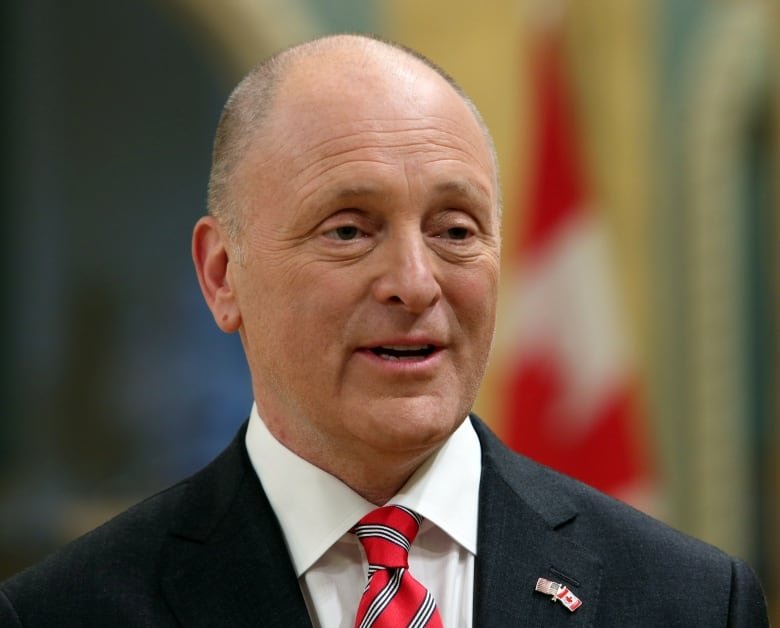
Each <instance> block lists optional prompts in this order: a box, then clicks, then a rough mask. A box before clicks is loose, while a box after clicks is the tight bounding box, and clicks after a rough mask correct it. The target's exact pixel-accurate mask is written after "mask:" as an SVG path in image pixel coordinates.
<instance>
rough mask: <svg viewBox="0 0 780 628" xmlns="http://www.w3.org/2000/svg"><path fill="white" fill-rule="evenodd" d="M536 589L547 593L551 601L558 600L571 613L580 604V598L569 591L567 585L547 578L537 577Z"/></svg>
mask: <svg viewBox="0 0 780 628" xmlns="http://www.w3.org/2000/svg"><path fill="white" fill-rule="evenodd" d="M536 591H538V592H539V593H544V594H545V595H549V596H550V597H551V598H552V601H553V602H560V603H561V604H563V605H564V606H565V607H566V608H568V609H569V610H570V611H571V612H572V613H573V612H574V611H576V610H577V609H578V608H579V607H580V606H582V600H581V599H580V598H578V597H577V596H576V595H574V593H572V592H571V591H569V587H567V586H565V585H563V584H559V583H558V582H553V581H552V580H547V578H539V579H538V580H537V581H536Z"/></svg>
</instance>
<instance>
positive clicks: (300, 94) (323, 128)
mask: <svg viewBox="0 0 780 628" xmlns="http://www.w3.org/2000/svg"><path fill="white" fill-rule="evenodd" d="M264 126H265V127H266V128H265V130H264V132H263V134H262V135H263V136H264V140H265V146H266V147H267V148H268V149H270V150H273V147H276V151H274V152H275V153H276V156H277V157H278V158H280V159H281V158H283V157H284V155H283V154H282V152H283V151H282V148H284V150H285V151H286V152H288V153H291V152H295V151H300V152H307V151H309V150H311V149H312V148H313V147H316V146H318V145H321V146H323V147H326V146H327V145H328V144H329V143H337V142H338V141H339V140H340V139H342V138H343V137H344V136H346V135H348V134H350V133H356V132H364V133H372V132H375V133H377V134H382V133H388V132H392V131H393V130H394V129H396V128H418V129H419V128H428V129H431V130H432V131H440V132H441V133H443V134H445V135H449V136H451V137H457V138H458V140H459V142H458V143H459V144H460V146H458V148H457V149H458V150H467V151H469V152H471V153H473V156H474V158H475V159H476V160H478V161H480V162H482V163H484V165H485V168H486V170H488V171H489V172H490V174H491V178H495V164H494V163H493V157H492V153H491V150H490V147H489V145H488V140H487V138H486V137H485V130H484V129H483V127H482V126H481V124H480V122H479V121H478V120H477V119H476V117H475V115H474V113H473V112H472V110H471V109H470V107H469V106H468V105H467V104H466V102H465V101H464V99H463V98H462V97H461V96H460V94H458V93H457V92H456V91H455V89H454V88H453V87H452V86H451V85H450V84H449V83H448V82H447V81H445V80H444V79H443V78H442V77H441V76H439V75H438V74H437V73H436V72H434V71H433V70H432V69H430V68H428V67H427V66H425V65H424V64H423V63H422V62H420V61H418V60H417V59H414V58H408V59H407V58H405V57H403V56H402V55H400V54H390V55H387V56H382V55H379V56H377V55H365V54H359V53H356V54H350V53H349V52H348V51H344V50H336V51H333V53H332V54H331V53H328V54H323V55H316V56H312V57H307V58H305V59H303V60H300V61H296V62H293V64H292V67H290V68H289V70H288V71H287V72H286V73H285V79H284V81H283V83H282V84H281V85H280V86H279V89H278V91H277V93H276V97H275V99H274V104H273V108H272V111H271V114H270V116H269V117H268V118H267V119H266V120H265V123H264ZM259 148H260V149H261V150H262V147H259ZM269 157H270V155H269Z"/></svg>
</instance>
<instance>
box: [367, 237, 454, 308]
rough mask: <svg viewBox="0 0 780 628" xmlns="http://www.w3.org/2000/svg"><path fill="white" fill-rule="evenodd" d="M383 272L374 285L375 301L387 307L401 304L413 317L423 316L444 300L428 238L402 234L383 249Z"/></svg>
mask: <svg viewBox="0 0 780 628" xmlns="http://www.w3.org/2000/svg"><path fill="white" fill-rule="evenodd" d="M382 248H383V249H384V250H383V251H382V255H381V256H380V257H381V262H380V263H381V266H382V269H381V272H380V274H379V276H378V277H377V278H376V280H375V281H374V285H373V293H374V298H375V299H376V300H377V301H379V302H380V303H383V304H399V305H401V306H403V308H404V309H406V310H407V311H408V312H410V313H412V314H422V313H423V312H424V311H425V310H426V309H428V308H429V307H432V306H433V305H435V304H436V303H437V302H438V301H439V299H440V298H441V285H440V284H439V280H438V278H437V277H436V273H435V268H434V260H433V258H432V256H433V253H432V252H431V250H430V249H429V248H428V247H427V246H426V244H425V242H424V236H423V235H422V234H419V233H418V234H416V235H415V236H412V235H409V234H405V235H401V234H398V236H397V237H396V238H390V239H389V240H387V241H385V242H384V243H383V245H382Z"/></svg>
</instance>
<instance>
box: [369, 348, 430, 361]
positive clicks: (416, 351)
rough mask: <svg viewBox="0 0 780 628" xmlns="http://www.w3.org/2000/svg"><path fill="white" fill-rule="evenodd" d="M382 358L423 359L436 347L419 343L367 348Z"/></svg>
mask: <svg viewBox="0 0 780 628" xmlns="http://www.w3.org/2000/svg"><path fill="white" fill-rule="evenodd" d="M369 350H370V351H371V353H373V354H374V355H375V356H377V357H379V358H382V359H383V360H412V361H413V360H424V359H425V358H427V357H428V356H430V355H431V354H433V353H434V352H435V351H436V350H437V347H436V345H433V344H419V345H378V346H375V347H371V348H370V349H369Z"/></svg>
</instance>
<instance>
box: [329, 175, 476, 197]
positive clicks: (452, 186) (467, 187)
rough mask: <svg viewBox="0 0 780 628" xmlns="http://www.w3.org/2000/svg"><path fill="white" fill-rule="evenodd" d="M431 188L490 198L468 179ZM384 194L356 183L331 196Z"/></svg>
mask: <svg viewBox="0 0 780 628" xmlns="http://www.w3.org/2000/svg"><path fill="white" fill-rule="evenodd" d="M433 190H434V191H435V192H436V193H438V194H454V195H456V196H462V197H464V198H471V199H477V198H482V199H485V200H489V199H490V194H489V192H488V191H487V190H486V189H485V188H484V187H483V186H481V185H478V184H476V183H474V182H473V181H470V180H468V179H452V180H449V181H442V182H441V183H437V184H436V185H435V186H434V187H433ZM384 194H385V192H383V191H382V190H381V188H378V187H375V186H372V185H364V184H356V185H350V186H347V187H343V188H341V189H340V190H338V192H336V193H335V194H334V195H332V197H331V198H333V199H334V200H346V199H351V198H359V197H366V196H383V195H384Z"/></svg>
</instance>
